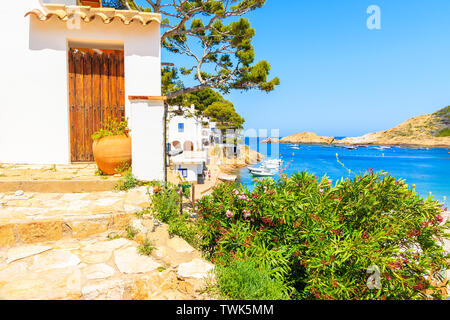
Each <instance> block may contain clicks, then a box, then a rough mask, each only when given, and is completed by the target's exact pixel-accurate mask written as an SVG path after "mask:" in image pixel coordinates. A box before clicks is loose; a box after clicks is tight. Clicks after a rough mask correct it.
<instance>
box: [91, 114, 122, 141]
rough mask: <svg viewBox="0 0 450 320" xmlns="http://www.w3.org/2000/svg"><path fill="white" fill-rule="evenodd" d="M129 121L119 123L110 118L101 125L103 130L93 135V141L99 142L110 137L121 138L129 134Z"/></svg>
mask: <svg viewBox="0 0 450 320" xmlns="http://www.w3.org/2000/svg"><path fill="white" fill-rule="evenodd" d="M128 132H130V129H129V128H128V119H124V120H123V121H120V122H119V121H118V120H116V119H114V118H108V119H107V120H105V121H103V122H102V123H101V128H100V129H99V130H98V131H96V132H95V133H94V134H93V135H92V140H98V139H101V138H104V137H108V136H120V135H123V134H128Z"/></svg>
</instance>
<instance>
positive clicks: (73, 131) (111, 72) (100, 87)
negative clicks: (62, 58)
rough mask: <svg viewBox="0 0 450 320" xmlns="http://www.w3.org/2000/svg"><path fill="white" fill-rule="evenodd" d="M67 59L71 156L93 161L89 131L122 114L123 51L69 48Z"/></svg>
mask: <svg viewBox="0 0 450 320" xmlns="http://www.w3.org/2000/svg"><path fill="white" fill-rule="evenodd" d="M68 61H69V112H70V116H69V120H70V153H71V159H72V162H81V161H94V155H93V152H92V138H91V136H92V134H93V133H94V132H95V131H97V130H98V129H99V128H100V126H101V123H102V122H103V121H106V120H107V119H108V118H115V119H117V120H122V119H123V117H124V116H125V78H124V73H125V72H124V55H123V51H121V50H98V49H95V50H93V49H75V48H71V49H70V50H69V57H68Z"/></svg>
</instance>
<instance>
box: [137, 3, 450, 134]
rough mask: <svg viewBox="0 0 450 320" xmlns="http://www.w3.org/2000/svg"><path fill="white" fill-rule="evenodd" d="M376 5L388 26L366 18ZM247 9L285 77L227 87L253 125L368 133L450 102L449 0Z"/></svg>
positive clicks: (260, 54) (264, 54) (285, 130)
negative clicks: (265, 88)
mask: <svg viewBox="0 0 450 320" xmlns="http://www.w3.org/2000/svg"><path fill="white" fill-rule="evenodd" d="M140 2H142V0H141V1H140ZM370 5H378V6H379V7H380V9H381V30H369V29H368V28H367V25H366V21H367V18H368V17H369V15H368V14H367V13H366V10H367V8H368V7H369V6H370ZM248 18H249V19H250V22H251V24H252V27H254V28H255V29H256V36H255V38H254V42H253V44H254V46H255V48H256V54H257V59H258V60H260V59H265V60H268V61H269V62H270V63H271V65H272V72H271V75H273V76H278V77H279V78H280V79H281V82H282V84H281V85H280V86H279V87H277V89H276V90H275V91H274V92H272V93H269V94H267V93H262V92H257V91H253V92H234V93H232V94H230V95H228V96H226V98H227V99H229V100H231V101H232V102H233V103H234V105H235V107H236V109H237V111H238V112H239V113H240V114H241V115H242V116H243V117H244V118H245V119H246V124H245V127H246V128H254V129H280V132H281V135H282V136H286V135H289V134H292V133H295V132H303V131H313V132H316V133H318V134H319V135H329V136H352V135H361V134H365V133H368V132H372V131H379V130H385V129H388V128H391V127H393V126H395V125H397V124H399V123H401V122H403V121H405V120H407V119H408V118H410V117H413V116H417V115H421V114H424V113H432V112H434V111H435V110H437V109H440V108H442V107H444V106H447V105H450V1H448V0H431V1H426V0H386V1H382V0H370V1H366V0H345V1H336V0H267V4H266V5H265V6H264V7H263V8H261V9H258V10H256V11H254V12H253V13H251V14H249V15H248ZM167 58H168V56H165V55H164V54H163V60H167ZM170 60H171V62H175V63H177V60H175V61H174V58H173V57H170Z"/></svg>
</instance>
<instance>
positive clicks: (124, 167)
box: [115, 162, 131, 174]
mask: <svg viewBox="0 0 450 320" xmlns="http://www.w3.org/2000/svg"><path fill="white" fill-rule="evenodd" d="M115 171H116V173H117V174H122V173H128V172H130V171H131V166H130V164H129V163H128V162H121V163H120V165H119V166H118V167H117V168H116V169H115Z"/></svg>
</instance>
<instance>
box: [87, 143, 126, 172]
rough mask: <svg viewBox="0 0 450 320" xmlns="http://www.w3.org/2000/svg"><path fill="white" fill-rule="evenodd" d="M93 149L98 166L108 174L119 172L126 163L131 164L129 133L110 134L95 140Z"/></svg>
mask: <svg viewBox="0 0 450 320" xmlns="http://www.w3.org/2000/svg"><path fill="white" fill-rule="evenodd" d="M92 149H93V151H94V159H95V162H96V163H97V166H98V168H99V169H100V170H101V171H103V172H104V173H106V174H117V170H116V169H117V168H119V167H122V166H123V165H124V164H128V165H129V166H131V138H130V136H129V135H126V134H124V135H121V136H109V137H104V138H101V139H98V140H95V141H94V143H93V145H92Z"/></svg>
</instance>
